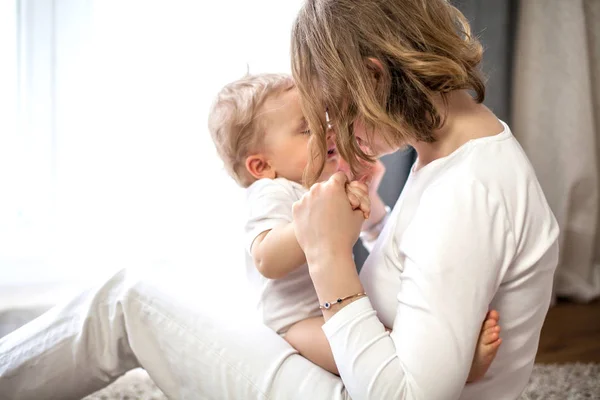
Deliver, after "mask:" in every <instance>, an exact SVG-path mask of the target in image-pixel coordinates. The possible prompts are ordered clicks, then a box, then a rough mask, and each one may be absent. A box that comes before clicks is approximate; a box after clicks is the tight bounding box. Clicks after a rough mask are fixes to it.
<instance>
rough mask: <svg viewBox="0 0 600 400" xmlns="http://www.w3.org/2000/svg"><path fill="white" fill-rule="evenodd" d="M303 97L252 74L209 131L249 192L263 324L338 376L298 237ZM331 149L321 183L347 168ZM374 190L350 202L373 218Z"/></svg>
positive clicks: (478, 367)
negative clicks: (294, 212) (370, 196)
mask: <svg viewBox="0 0 600 400" xmlns="http://www.w3.org/2000/svg"><path fill="white" fill-rule="evenodd" d="M298 96H299V94H298V92H297V90H296V89H295V86H294V83H293V81H292V79H291V77H289V76H287V75H278V74H261V75H248V76H246V77H244V78H242V79H240V80H237V81H235V82H232V83H230V84H228V85H226V86H225V87H224V88H223V89H222V90H221V92H220V93H219V94H218V96H217V98H216V101H215V103H214V105H213V107H212V109H211V112H210V116H209V130H210V133H211V136H212V139H213V141H214V143H215V146H216V148H217V152H218V153H219V156H220V157H221V159H222V160H223V162H224V165H225V168H226V169H227V172H228V173H229V174H230V175H231V177H232V178H233V179H234V180H235V181H236V182H237V183H238V184H239V185H241V186H242V187H245V188H247V203H248V219H247V222H246V236H245V237H246V272H247V275H248V279H249V281H250V283H251V285H252V286H253V288H254V289H255V292H256V295H257V306H258V311H259V313H260V315H261V316H262V319H263V322H264V323H265V324H266V325H267V326H269V327H270V328H271V329H273V330H274V331H275V332H277V333H278V334H279V335H281V336H282V337H284V338H285V339H286V340H287V341H288V342H289V343H290V344H291V345H292V346H293V347H295V348H296V349H297V350H298V352H299V353H300V354H302V355H303V356H304V357H306V358H308V359H309V360H311V361H312V362H314V363H315V364H317V365H319V366H321V367H322V368H325V369H327V370H328V371H330V372H332V373H335V374H337V373H338V372H337V367H336V365H335V361H334V359H333V355H332V353H331V349H330V348H329V343H328V342H327V339H326V337H325V334H324V333H323V331H322V330H321V326H322V325H323V317H322V314H321V311H320V309H319V300H318V298H317V294H316V292H315V289H314V287H313V284H312V281H311V278H310V275H309V272H308V267H307V265H306V258H305V255H304V252H303V251H302V249H301V248H300V245H299V244H298V241H297V240H296V235H295V233H294V221H293V218H292V205H293V204H294V202H296V201H297V200H299V199H300V198H301V197H302V196H303V195H304V193H306V191H307V189H306V188H305V187H303V186H302V184H301V183H302V181H303V179H302V178H303V174H304V171H305V168H306V166H307V161H308V159H309V157H310V146H309V139H310V130H309V129H308V125H307V123H306V121H305V119H304V116H303V114H302V110H301V107H300V100H299V97H298ZM327 146H328V147H327V148H328V151H327V156H326V157H327V158H326V159H325V160H324V167H323V171H322V173H321V175H320V178H319V180H320V181H324V180H327V179H328V178H329V177H330V176H332V175H333V174H334V173H335V172H337V171H338V170H339V164H340V159H339V156H338V153H337V150H336V146H335V140H334V136H333V132H331V135H329V137H328V138H327ZM314 164H316V165H319V164H320V163H318V162H316V163H314ZM366 190H367V189H366V185H364V184H362V183H359V182H353V183H351V184H349V185H348V197H349V204H350V205H351V206H352V207H353V208H354V209H360V210H361V211H362V212H363V214H364V216H365V218H366V219H368V218H369V213H370V210H369V205H368V202H361V201H360V200H359V199H360V198H361V196H365V195H366ZM369 222H371V221H367V222H365V225H368V223H369ZM372 222H374V223H375V224H376V223H377V222H378V221H372ZM497 321H498V315H497V313H496V312H491V313H489V314H488V316H487V318H486V321H485V322H484V324H483V327H482V330H481V333H480V337H479V341H478V344H477V348H476V352H475V358H474V360H473V365H472V367H471V373H470V375H469V381H473V380H476V379H479V378H480V377H482V376H483V375H484V374H485V372H486V371H487V369H488V368H489V366H490V365H491V362H492V360H493V359H494V357H495V355H496V352H497V350H498V347H499V345H500V339H499V330H500V327H499V326H498V323H497ZM288 332H289V334H288Z"/></svg>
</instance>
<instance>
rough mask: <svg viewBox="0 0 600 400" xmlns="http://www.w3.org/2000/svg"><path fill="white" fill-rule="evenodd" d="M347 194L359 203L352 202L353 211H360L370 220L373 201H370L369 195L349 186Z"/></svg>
mask: <svg viewBox="0 0 600 400" xmlns="http://www.w3.org/2000/svg"><path fill="white" fill-rule="evenodd" d="M346 192H347V193H348V198H349V199H350V198H351V197H352V198H354V199H356V200H357V201H358V204H356V203H354V204H353V202H352V200H351V201H350V203H351V204H352V208H353V209H355V210H356V209H360V210H361V211H362V213H363V216H364V217H365V219H369V215H370V214H371V200H369V195H368V194H367V193H366V192H364V191H363V190H361V189H358V188H356V187H353V186H351V185H348V186H347V187H346Z"/></svg>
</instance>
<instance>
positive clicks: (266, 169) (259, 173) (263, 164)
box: [246, 154, 277, 179]
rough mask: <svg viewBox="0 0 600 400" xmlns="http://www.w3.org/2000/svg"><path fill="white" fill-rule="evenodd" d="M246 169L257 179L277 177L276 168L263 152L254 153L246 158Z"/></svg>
mask: <svg viewBox="0 0 600 400" xmlns="http://www.w3.org/2000/svg"><path fill="white" fill-rule="evenodd" d="M246 169H247V170H248V172H249V173H250V175H252V176H253V177H254V178H256V179H264V178H268V179H275V178H276V177H277V173H276V172H275V169H274V168H273V166H272V165H271V163H270V162H269V160H267V158H266V157H265V156H263V155H262V154H253V155H251V156H248V157H247V158H246Z"/></svg>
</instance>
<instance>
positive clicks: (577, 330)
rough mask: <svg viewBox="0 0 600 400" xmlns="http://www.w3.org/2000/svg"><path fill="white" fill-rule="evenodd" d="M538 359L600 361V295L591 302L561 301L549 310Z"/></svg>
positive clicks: (539, 360)
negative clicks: (599, 297)
mask: <svg viewBox="0 0 600 400" xmlns="http://www.w3.org/2000/svg"><path fill="white" fill-rule="evenodd" d="M536 362H538V363H544V364H548V363H561V364H562V363H569V362H585V363H589V362H593V363H600V299H599V300H596V301H595V302H593V303H591V304H574V303H570V302H567V301H559V302H558V303H557V304H556V305H555V306H554V307H552V308H551V309H550V311H549V312H548V316H547V317H546V322H545V323H544V327H543V329H542V337H541V338H540V346H539V350H538V355H537V358H536Z"/></svg>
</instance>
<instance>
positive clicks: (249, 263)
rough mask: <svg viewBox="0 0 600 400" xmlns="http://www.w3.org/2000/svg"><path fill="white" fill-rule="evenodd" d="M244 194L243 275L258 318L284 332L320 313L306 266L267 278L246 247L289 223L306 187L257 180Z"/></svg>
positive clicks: (268, 180)
mask: <svg viewBox="0 0 600 400" xmlns="http://www.w3.org/2000/svg"><path fill="white" fill-rule="evenodd" d="M246 193H247V195H246V197H247V206H248V220H247V222H246V236H245V237H246V275H247V277H248V280H249V282H250V285H251V286H252V288H253V290H254V293H255V295H256V299H255V304H256V307H257V309H258V312H259V314H260V316H261V318H262V321H263V322H264V323H265V325H267V326H268V327H270V328H271V329H273V330H274V331H275V332H277V333H279V334H284V333H285V332H286V331H287V330H288V329H289V327H290V326H292V325H293V324H295V323H296V322H299V321H301V320H303V319H306V318H309V317H317V316H321V315H322V314H321V311H320V310H319V299H318V297H317V293H316V292H315V288H314V286H313V283H312V280H311V279H310V275H309V273H308V266H307V265H306V264H305V265H303V266H301V267H299V268H296V269H295V270H293V271H292V272H290V273H289V274H288V275H286V276H285V277H284V278H281V279H268V278H265V277H264V276H262V275H261V274H260V272H258V270H257V269H256V267H255V265H254V261H253V260H252V255H251V253H250V250H251V248H252V243H253V242H254V240H255V239H256V237H257V236H258V235H260V234H261V233H263V232H265V231H268V230H271V229H273V228H275V227H277V226H279V225H283V224H288V223H290V222H292V219H293V218H292V205H293V204H294V202H296V201H297V200H300V198H301V197H302V196H303V195H304V193H306V189H305V188H304V187H303V186H302V185H300V184H298V183H296V182H293V181H289V180H287V179H284V178H277V179H261V180H258V181H256V182H254V183H253V184H252V185H250V187H248V189H247V192H246Z"/></svg>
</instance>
